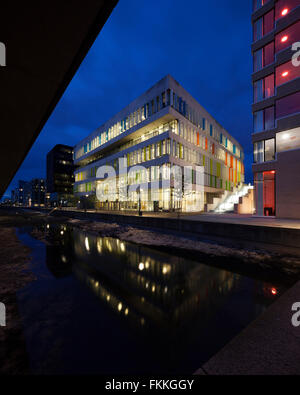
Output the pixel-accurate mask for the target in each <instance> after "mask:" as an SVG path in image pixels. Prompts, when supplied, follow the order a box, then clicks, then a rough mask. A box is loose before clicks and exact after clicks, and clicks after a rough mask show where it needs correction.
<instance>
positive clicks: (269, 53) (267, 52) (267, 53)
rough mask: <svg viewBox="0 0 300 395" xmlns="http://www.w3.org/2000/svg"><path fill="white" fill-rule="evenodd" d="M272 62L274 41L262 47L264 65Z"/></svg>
mask: <svg viewBox="0 0 300 395" xmlns="http://www.w3.org/2000/svg"><path fill="white" fill-rule="evenodd" d="M273 62H274V41H272V42H271V43H270V44H268V45H266V46H265V47H264V67H265V66H268V65H269V64H271V63H273Z"/></svg>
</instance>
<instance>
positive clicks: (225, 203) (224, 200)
mask: <svg viewBox="0 0 300 395" xmlns="http://www.w3.org/2000/svg"><path fill="white" fill-rule="evenodd" d="M252 189H253V186H251V184H249V185H246V184H239V185H238V186H237V187H234V189H233V191H232V192H231V191H224V192H223V194H222V195H221V196H219V197H214V198H213V202H212V203H208V204H207V205H206V212H214V213H226V212H227V213H228V212H234V211H235V207H236V205H237V204H240V203H241V199H242V198H243V197H244V196H247V195H248V194H249V191H250V190H252Z"/></svg>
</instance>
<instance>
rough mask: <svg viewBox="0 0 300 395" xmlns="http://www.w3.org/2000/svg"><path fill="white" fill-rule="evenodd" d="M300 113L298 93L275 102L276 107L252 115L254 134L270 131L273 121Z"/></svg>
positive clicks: (273, 125)
mask: <svg viewBox="0 0 300 395" xmlns="http://www.w3.org/2000/svg"><path fill="white" fill-rule="evenodd" d="M275 112H276V114H275ZM299 112H300V92H296V93H294V94H292V95H289V96H285V97H283V98H282V99H279V100H276V105H275V107H274V106H271V107H267V108H265V109H264V110H261V111H257V112H255V113H254V114H253V131H254V133H258V132H262V131H265V130H270V129H273V128H274V127H275V119H280V118H284V117H286V116H289V115H293V114H296V113H299Z"/></svg>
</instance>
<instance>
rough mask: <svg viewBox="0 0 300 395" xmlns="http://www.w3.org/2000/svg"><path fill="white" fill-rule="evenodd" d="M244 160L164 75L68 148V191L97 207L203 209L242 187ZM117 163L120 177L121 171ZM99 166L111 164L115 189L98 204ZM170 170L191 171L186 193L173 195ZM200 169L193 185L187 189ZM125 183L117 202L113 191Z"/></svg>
mask: <svg viewBox="0 0 300 395" xmlns="http://www.w3.org/2000/svg"><path fill="white" fill-rule="evenodd" d="M243 158H244V153H243V149H242V147H241V145H240V144H239V143H238V142H237V141H236V140H235V139H234V138H233V137H232V136H231V135H230V134H229V133H228V132H227V131H226V130H225V129H224V128H223V127H222V126H221V125H220V124H219V123H218V122H217V121H216V120H215V119H214V118H213V117H212V116H211V115H210V114H209V113H208V112H207V111H206V110H205V109H204V108H203V107H202V106H201V105H200V104H199V103H198V102H197V101H196V100H195V99H194V98H193V97H192V96H191V95H190V94H189V93H188V92H187V91H186V90H185V89H184V88H183V87H182V86H181V85H180V84H179V83H178V82H177V81H175V80H174V79H173V78H172V77H171V76H170V75H167V76H166V77H165V78H163V79H162V80H161V81H159V82H158V83H157V84H155V85H154V86H153V87H152V88H151V89H149V90H148V91H147V92H145V93H144V94H142V95H141V96H140V97H139V98H137V99H136V100H134V101H133V102H132V103H131V104H129V105H128V106H127V107H126V108H124V109H123V110H122V111H120V112H119V113H118V114H116V115H115V116H114V117H112V118H111V119H110V120H109V121H107V122H106V123H105V124H103V125H102V126H100V127H99V128H98V129H97V130H95V131H94V132H93V133H91V134H90V135H89V136H88V137H86V138H85V139H84V140H82V141H80V142H79V143H78V144H77V145H76V146H75V148H74V164H75V166H76V170H75V186H74V192H75V194H76V195H77V196H78V198H79V199H80V198H83V199H85V198H87V199H88V200H90V201H92V202H93V203H92V204H93V206H94V207H96V208H101V209H109V210H125V209H126V210H138V209H141V210H143V211H158V210H175V209H180V210H182V211H185V212H189V211H203V210H205V207H206V205H207V204H209V203H210V202H211V201H212V199H213V198H214V197H216V196H221V195H222V194H223V193H224V191H228V192H231V191H233V190H234V188H235V187H236V186H237V185H239V184H242V183H243V182H244V165H243ZM120 159H121V160H123V162H124V163H125V165H126V166H127V170H128V171H127V173H126V174H123V173H122V174H121V173H120ZM101 166H111V167H113V168H114V169H115V171H116V174H117V178H118V184H117V190H116V192H115V193H114V194H111V195H110V196H109V197H108V198H107V199H106V200H105V201H99V200H98V199H97V198H96V197H95V196H96V190H97V188H98V187H99V185H100V183H101V184H102V187H103V185H105V183H107V187H109V185H108V184H109V182H110V178H106V179H105V180H104V179H99V177H98V178H97V170H98V169H99V167H101ZM137 166H139V167H137ZM173 166H177V167H179V168H184V167H188V166H189V167H190V168H191V176H190V178H191V184H192V185H193V188H191V190H189V191H188V192H187V190H182V191H181V192H182V195H181V197H180V198H178V197H177V194H176V192H175V190H174V185H173V184H172V168H173ZM199 168H201V170H202V175H201V180H202V182H201V183H202V185H201V187H200V188H198V186H196V187H194V185H195V184H197V182H196V180H198V178H197V175H198V172H199ZM183 177H184V175H183ZM155 181H156V183H155V187H154V186H153V182H155ZM126 182H127V184H128V194H127V196H126V199H125V200H124V199H123V198H122V196H121V193H120V186H121V185H124V183H126ZM138 185H139V187H138ZM147 185H149V188H145V186H147ZM182 185H183V186H182V188H183V189H184V182H183V183H182ZM135 186H137V188H136V190H135V188H134V187H135ZM122 189H123V188H122ZM150 194H151V198H150ZM153 196H154V197H153Z"/></svg>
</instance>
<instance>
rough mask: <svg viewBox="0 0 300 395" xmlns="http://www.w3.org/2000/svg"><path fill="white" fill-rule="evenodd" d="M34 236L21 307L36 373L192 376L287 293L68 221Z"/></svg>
mask: <svg viewBox="0 0 300 395" xmlns="http://www.w3.org/2000/svg"><path fill="white" fill-rule="evenodd" d="M32 235H33V236H35V237H37V238H38V239H40V240H43V241H45V243H40V242H37V240H36V239H33V238H32V237H30V236H29V235H28V233H25V234H24V235H23V236H22V235H19V237H21V239H22V237H23V242H24V243H27V244H28V245H29V246H30V247H31V249H32V251H33V264H32V266H33V267H32V269H33V270H34V271H35V274H36V276H37V278H38V280H37V281H35V282H33V283H32V284H31V285H29V286H28V287H27V289H26V290H24V292H23V293H22V294H20V295H19V304H20V305H19V307H20V311H21V314H22V320H23V327H24V336H25V338H26V347H27V350H28V353H29V355H30V360H31V367H32V370H33V372H36V373H45V372H46V373H70V374H76V373H92V372H93V373H97V374H99V373H108V374H115V373H128V374H137V373H140V374H149V373H161V374H162V373H192V372H193V371H195V370H196V369H197V368H199V366H201V365H202V363H204V362H205V361H206V360H207V359H208V358H210V357H211V356H212V355H213V354H215V353H216V352H217V351H218V350H220V348H222V347H223V346H224V345H225V344H226V343H227V342H228V341H229V340H231V339H232V337H234V336H235V335H236V334H237V333H238V332H239V331H241V330H242V329H243V328H244V327H245V326H246V325H248V324H249V322H250V321H251V320H253V319H255V318H256V317H257V315H258V314H260V313H261V312H263V311H264V309H265V308H266V307H267V306H268V305H269V304H270V303H271V302H272V301H273V300H274V299H275V298H276V297H277V296H278V295H280V294H281V292H282V291H283V290H284V287H282V286H280V287H279V286H277V285H275V284H268V283H266V282H264V281H260V280H254V279H251V278H249V277H246V276H243V275H240V274H236V273H232V272H230V271H226V270H220V269H218V268H215V267H212V266H209V265H207V264H204V263H205V262H196V261H191V260H187V259H185V258H183V257H180V256H176V255H172V254H168V253H166V252H161V251H159V250H154V249H150V248H145V247H142V246H139V245H136V244H132V243H127V242H123V241H121V240H118V239H113V238H109V237H99V236H97V235H91V234H89V233H87V232H85V231H82V230H79V229H78V228H73V229H72V228H71V227H68V226H65V225H49V226H47V224H46V225H45V226H44V227H41V228H39V229H35V230H33V233H32ZM170 252H172V251H170ZM44 262H46V265H44Z"/></svg>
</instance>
